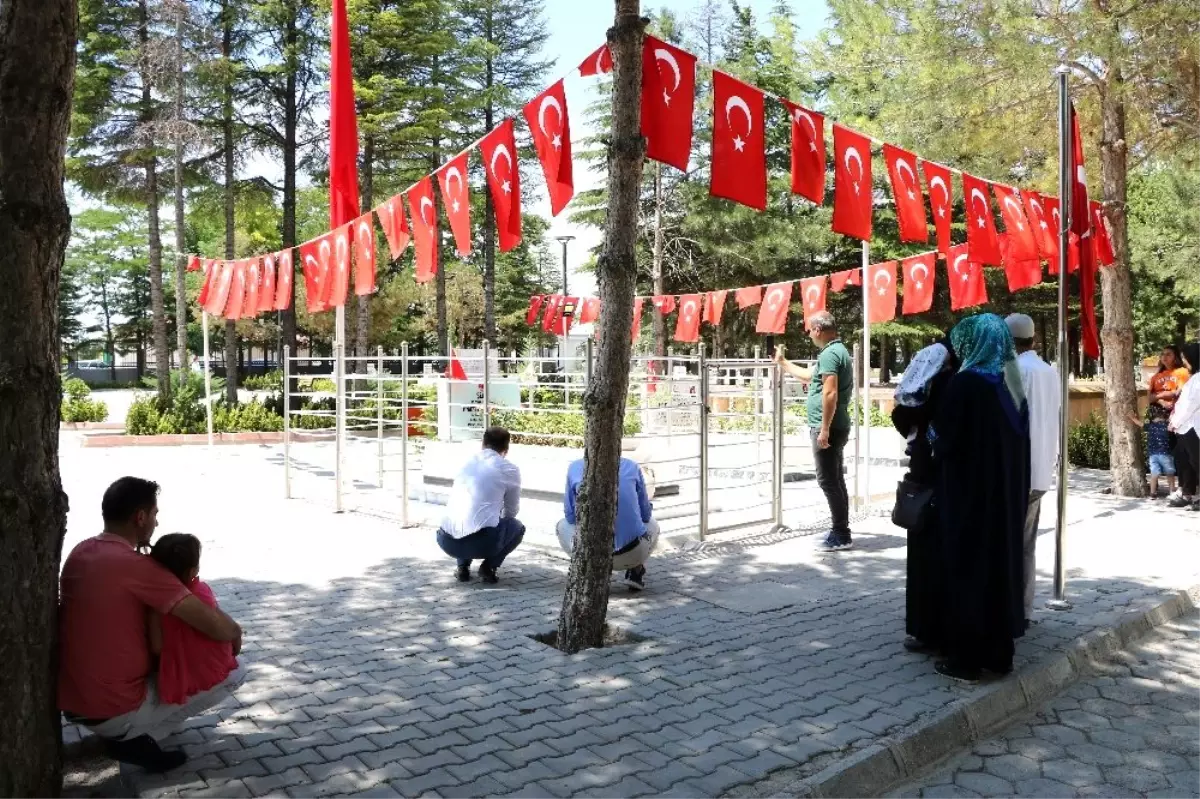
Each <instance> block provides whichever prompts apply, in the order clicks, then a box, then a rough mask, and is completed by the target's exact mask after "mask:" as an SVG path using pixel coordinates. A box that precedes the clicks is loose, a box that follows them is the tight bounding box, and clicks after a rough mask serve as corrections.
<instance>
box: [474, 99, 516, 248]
mask: <svg viewBox="0 0 1200 799" xmlns="http://www.w3.org/2000/svg"><path fill="white" fill-rule="evenodd" d="M479 152H480V153H481V154H482V155H483V166H484V170H485V171H486V172H487V180H488V188H489V189H490V190H491V193H492V207H493V208H494V209H495V215H496V232H497V233H498V234H499V238H500V252H508V251H509V250H511V249H513V248H514V247H516V246H517V245H518V244H520V243H521V170H519V169H517V162H516V157H517V156H516V152H517V140H516V137H515V135H514V133H513V121H512V120H511V119H506V120H504V121H503V122H501V123H500V124H499V125H498V126H497V127H496V128H495V129H494V130H492V132H491V133H489V134H488V135H486V136H484V137H483V139H482V140H481V141H480V142H479Z"/></svg>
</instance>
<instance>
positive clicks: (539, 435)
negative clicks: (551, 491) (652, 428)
mask: <svg viewBox="0 0 1200 799" xmlns="http://www.w3.org/2000/svg"><path fill="white" fill-rule="evenodd" d="M491 423H492V424H493V425H497V426H499V427H505V428H507V429H508V431H509V432H510V433H512V440H513V443H516V444H540V445H542V446H546V447H577V446H579V444H580V442H581V441H582V439H583V414H582V413H551V412H548V411H516V410H501V409H495V410H493V411H492V418H491ZM641 431H642V422H641V419H640V418H639V417H638V415H637V414H636V413H626V414H625V425H624V434H625V435H627V436H629V435H636V434H637V433H640V432H641ZM549 436H553V437H549Z"/></svg>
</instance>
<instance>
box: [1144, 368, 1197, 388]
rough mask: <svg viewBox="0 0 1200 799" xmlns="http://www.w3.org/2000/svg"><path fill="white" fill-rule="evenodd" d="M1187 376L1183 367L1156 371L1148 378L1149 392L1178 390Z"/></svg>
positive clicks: (1186, 379) (1186, 371) (1187, 373)
mask: <svg viewBox="0 0 1200 799" xmlns="http://www.w3.org/2000/svg"><path fill="white" fill-rule="evenodd" d="M1188 376H1189V372H1188V370H1187V369H1183V368H1180V369H1174V370H1172V371H1169V372H1167V371H1163V372H1158V373H1157V374H1155V375H1154V377H1151V378H1150V393H1151V394H1161V393H1163V392H1164V391H1178V390H1179V389H1181V388H1183V384H1184V383H1186V382H1187V381H1188Z"/></svg>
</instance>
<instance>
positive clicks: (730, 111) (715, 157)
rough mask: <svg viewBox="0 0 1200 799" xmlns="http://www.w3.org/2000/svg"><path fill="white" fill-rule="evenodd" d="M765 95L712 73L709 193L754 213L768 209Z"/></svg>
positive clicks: (727, 77) (719, 73)
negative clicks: (711, 141)
mask: <svg viewBox="0 0 1200 799" xmlns="http://www.w3.org/2000/svg"><path fill="white" fill-rule="evenodd" d="M763 118H764V117H763V93H762V92H760V91H759V90H758V89H756V88H754V87H753V86H750V85H748V84H745V83H742V82H741V81H740V80H738V79H736V78H731V77H730V76H728V75H726V74H725V73H724V72H718V71H717V70H713V143H712V168H711V169H710V170H709V183H708V191H709V194H711V195H712V196H714V197H724V198H725V199H727V200H733V201H734V202H737V203H741V204H742V205H746V206H749V207H751V208H754V209H755V210H758V211H762V210H764V209H766V207H767V151H766V143H765V142H766V139H765V134H764V131H763Z"/></svg>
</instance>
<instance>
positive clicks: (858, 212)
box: [833, 122, 871, 241]
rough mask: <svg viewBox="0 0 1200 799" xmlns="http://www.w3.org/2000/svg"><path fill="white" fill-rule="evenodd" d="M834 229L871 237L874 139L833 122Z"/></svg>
mask: <svg viewBox="0 0 1200 799" xmlns="http://www.w3.org/2000/svg"><path fill="white" fill-rule="evenodd" d="M833 157H834V162H835V163H834V170H833V232H834V233H841V234H842V235H845V236H853V237H854V238H856V239H862V240H863V241H870V240H871V140H870V139H868V138H867V137H866V136H863V135H862V134H861V133H855V132H854V131H852V130H850V128H847V127H843V126H841V125H839V124H837V123H836V122H835V123H834V125H833Z"/></svg>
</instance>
